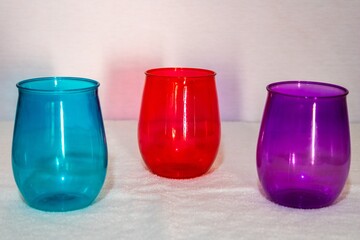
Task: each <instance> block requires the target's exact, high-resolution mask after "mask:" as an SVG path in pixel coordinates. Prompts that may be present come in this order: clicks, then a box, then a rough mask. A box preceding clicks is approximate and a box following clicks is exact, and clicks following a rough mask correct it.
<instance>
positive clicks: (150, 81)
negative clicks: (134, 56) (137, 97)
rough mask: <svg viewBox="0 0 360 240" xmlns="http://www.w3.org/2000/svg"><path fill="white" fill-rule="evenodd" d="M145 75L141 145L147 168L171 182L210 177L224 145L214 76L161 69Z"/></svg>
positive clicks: (188, 69) (192, 70)
mask: <svg viewBox="0 0 360 240" xmlns="http://www.w3.org/2000/svg"><path fill="white" fill-rule="evenodd" d="M145 74H146V82H145V87H144V92H143V99H142V106H141V111H140V119H139V126H138V141H139V148H140V152H141V154H142V157H143V159H144V161H145V163H146V165H147V166H148V168H149V169H150V170H151V171H152V172H153V173H155V174H157V175H159V176H163V177H167V178H193V177H198V176H200V175H202V174H204V173H206V172H207V171H208V170H209V169H210V167H211V165H212V163H213V162H214V160H215V157H216V154H217V151H218V147H219V143H220V117H219V108H218V100H217V93H216V86H215V72H213V71H210V70H205V69H196V68H158V69H151V70H148V71H146V73H145Z"/></svg>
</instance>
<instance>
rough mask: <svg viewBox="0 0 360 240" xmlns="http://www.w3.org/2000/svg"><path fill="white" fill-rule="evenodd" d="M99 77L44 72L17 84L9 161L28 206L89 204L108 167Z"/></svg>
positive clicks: (60, 208)
mask: <svg viewBox="0 0 360 240" xmlns="http://www.w3.org/2000/svg"><path fill="white" fill-rule="evenodd" d="M98 87H99V83H98V82H96V81H94V80H90V79H84V78H74V77H45V78H35V79H29V80H24V81H21V82H19V83H18V84H17V88H18V90H19V98H18V104H17V111H16V119H15V127H14V136H13V145H12V166H13V173H14V178H15V181H16V184H17V186H18V188H19V190H20V192H21V194H22V196H23V198H24V200H25V202H27V203H28V205H29V206H31V207H33V208H36V209H40V210H44V211H70V210H75V209H80V208H84V207H86V206H88V205H90V204H91V203H92V202H93V201H94V199H95V198H96V196H97V195H98V193H99V192H100V190H101V188H102V185H103V183H104V180H105V175H106V169H107V146H106V138H105V131H104V126H103V120H102V116H101V110H100V104H99V99H98V94H97V91H98Z"/></svg>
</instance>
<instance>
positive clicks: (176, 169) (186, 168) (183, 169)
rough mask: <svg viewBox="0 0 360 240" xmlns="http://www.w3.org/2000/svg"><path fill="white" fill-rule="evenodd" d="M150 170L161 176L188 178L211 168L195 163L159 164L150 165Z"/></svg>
mask: <svg viewBox="0 0 360 240" xmlns="http://www.w3.org/2000/svg"><path fill="white" fill-rule="evenodd" d="M149 169H150V171H151V172H152V173H154V174H156V175H158V176H160V177H165V178H174V179H187V178H195V177H199V176H201V175H203V174H205V173H206V172H207V171H208V170H209V168H203V167H199V165H195V164H159V166H151V168H150V167H149Z"/></svg>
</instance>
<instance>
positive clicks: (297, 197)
mask: <svg viewBox="0 0 360 240" xmlns="http://www.w3.org/2000/svg"><path fill="white" fill-rule="evenodd" d="M269 195H270V200H271V201H273V202H275V203H277V204H279V205H283V206H286V207H291V208H302V209H314V208H322V207H327V206H329V205H331V204H332V203H333V201H334V199H335V198H334V196H331V195H329V194H325V193H324V192H321V191H316V190H307V189H285V190H279V191H276V192H272V193H270V194H269Z"/></svg>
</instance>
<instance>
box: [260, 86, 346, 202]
mask: <svg viewBox="0 0 360 240" xmlns="http://www.w3.org/2000/svg"><path fill="white" fill-rule="evenodd" d="M267 91H268V97H267V101H266V105H265V110H264V115H263V119H262V123H261V128H260V133H259V138H258V145H257V171H258V176H259V180H260V183H261V185H262V187H263V190H264V191H265V193H266V195H267V197H268V198H269V199H270V200H271V201H273V202H275V203H277V204H280V205H283V206H287V207H293V208H306V209H307V208H321V207H326V206H329V205H331V204H332V203H333V202H334V201H335V200H336V198H337V197H338V196H339V195H340V193H341V191H342V189H343V187H344V185H345V182H346V179H347V176H348V173H349V168H350V129H349V119H348V112H347V104H346V95H347V94H348V90H346V89H345V88H343V87H340V86H336V85H333V84H327V83H320V82H307V81H287V82H278V83H273V84H270V85H268V86H267Z"/></svg>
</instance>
